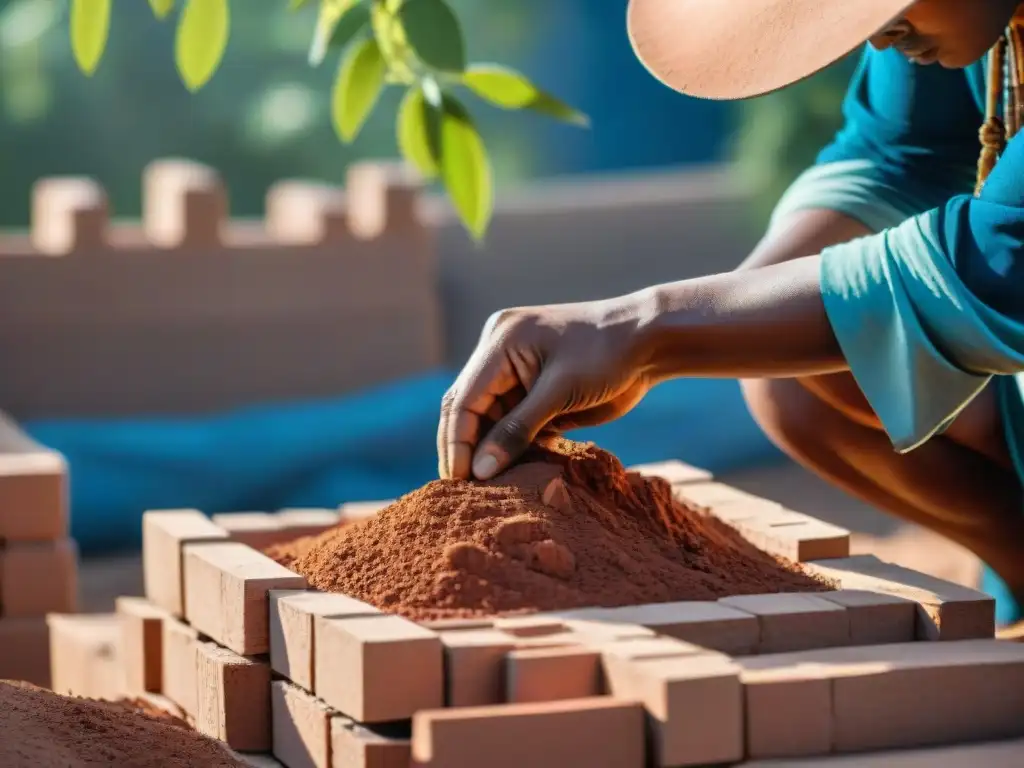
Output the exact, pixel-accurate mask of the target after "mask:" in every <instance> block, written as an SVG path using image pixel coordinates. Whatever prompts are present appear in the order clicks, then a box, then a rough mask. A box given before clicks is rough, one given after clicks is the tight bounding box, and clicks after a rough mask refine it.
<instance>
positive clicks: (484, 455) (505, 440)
mask: <svg viewBox="0 0 1024 768" xmlns="http://www.w3.org/2000/svg"><path fill="white" fill-rule="evenodd" d="M564 407H565V388H564V386H563V384H562V379H561V377H559V376H557V375H555V374H554V373H552V369H550V368H549V369H547V370H546V371H544V372H543V373H542V374H541V375H540V378H538V379H537V382H536V384H534V386H533V388H532V389H530V391H529V392H528V393H527V394H526V397H524V398H523V399H522V401H520V402H519V404H518V405H516V406H515V407H514V408H513V409H512V410H511V411H509V412H508V414H507V415H506V416H505V417H504V418H503V419H501V420H500V421H499V422H498V423H497V424H495V425H494V426H493V427H492V428H491V430H490V431H489V432H488V433H487V435H486V437H484V439H483V440H482V441H481V442H480V446H479V447H478V448H477V450H476V455H475V456H474V457H473V474H474V475H475V476H476V477H477V479H479V480H490V479H491V478H492V477H494V476H495V475H497V474H499V473H501V472H503V471H504V470H506V469H508V467H509V466H510V465H511V464H512V463H513V462H515V461H516V459H518V458H519V457H520V456H522V455H523V453H525V452H526V449H527V448H529V447H530V445H531V444H532V443H533V440H534V438H535V437H537V435H538V434H539V433H540V431H541V430H542V429H543V428H544V427H545V426H546V425H547V424H548V422H550V421H551V419H553V418H554V417H555V416H557V415H558V414H559V413H560V412H561V411H562V409H563V408H564Z"/></svg>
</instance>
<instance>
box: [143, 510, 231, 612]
mask: <svg viewBox="0 0 1024 768" xmlns="http://www.w3.org/2000/svg"><path fill="white" fill-rule="evenodd" d="M227 537H228V534H227V532H226V531H225V530H224V529H223V528H220V527H219V526H217V525H215V524H214V523H213V522H211V521H210V519H209V518H207V517H206V515H204V514H203V513H202V512H199V511H198V510H194V509H185V510H162V511H158V510H154V511H150V512H146V513H145V514H144V515H143V516H142V575H143V579H144V581H145V587H146V597H147V598H148V599H149V601H150V602H151V603H153V604H154V605H156V606H159V607H160V608H163V609H164V610H165V611H169V612H170V613H171V614H173V615H174V616H177V617H179V618H181V617H183V616H185V594H184V585H185V580H184V567H183V566H184V553H183V547H184V546H185V544H194V543H198V542H203V541H214V542H216V541H226V540H227Z"/></svg>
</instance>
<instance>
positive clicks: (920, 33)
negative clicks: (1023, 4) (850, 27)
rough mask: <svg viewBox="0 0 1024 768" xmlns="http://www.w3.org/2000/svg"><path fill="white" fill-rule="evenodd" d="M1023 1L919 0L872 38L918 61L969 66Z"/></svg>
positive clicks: (874, 42)
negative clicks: (901, 16)
mask: <svg viewBox="0 0 1024 768" xmlns="http://www.w3.org/2000/svg"><path fill="white" fill-rule="evenodd" d="M1019 5H1020V0H919V2H917V3H915V4H914V5H913V7H911V8H910V10H908V11H907V12H906V13H905V14H904V16H903V18H901V19H898V20H897V21H895V22H893V23H892V24H891V25H889V26H888V27H887V28H886V29H883V30H882V31H881V32H879V33H878V34H877V35H875V36H874V37H872V38H871V40H870V42H871V45H873V46H875V48H878V49H879V50H885V49H886V48H896V49H897V50H898V51H900V52H901V53H903V54H904V55H905V56H907V58H909V59H911V60H912V61H915V62H917V63H918V64H934V63H938V64H941V65H942V66H944V67H947V68H949V69H959V68H962V67H967V66H970V65H971V64H973V63H974V62H976V61H978V59H980V58H981V57H982V56H984V55H985V54H986V53H987V52H988V50H989V49H990V48H991V47H992V46H993V45H994V44H995V42H996V40H998V39H999V36H1000V35H1001V34H1002V33H1003V30H1004V29H1005V28H1006V25H1007V24H1008V23H1009V21H1010V19H1012V18H1013V16H1014V14H1015V13H1016V11H1017V8H1018V6H1019Z"/></svg>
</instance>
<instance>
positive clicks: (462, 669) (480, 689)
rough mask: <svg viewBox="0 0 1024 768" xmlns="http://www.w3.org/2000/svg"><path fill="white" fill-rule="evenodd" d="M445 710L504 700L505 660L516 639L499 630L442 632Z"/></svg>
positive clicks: (497, 702)
mask: <svg viewBox="0 0 1024 768" xmlns="http://www.w3.org/2000/svg"><path fill="white" fill-rule="evenodd" d="M440 637H441V644H442V646H443V647H444V677H445V697H444V698H445V706H448V707H475V706H483V705H485V704H500V703H501V702H502V701H504V699H505V687H504V671H505V656H506V654H507V653H508V652H509V651H511V650H513V649H514V648H515V646H516V638H515V637H514V636H511V635H507V634H505V633H504V632H499V631H498V630H496V629H480V630H467V631H464V632H442V633H441V635H440Z"/></svg>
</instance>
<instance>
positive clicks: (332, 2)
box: [309, 0, 370, 67]
mask: <svg viewBox="0 0 1024 768" xmlns="http://www.w3.org/2000/svg"><path fill="white" fill-rule="evenodd" d="M369 20H370V11H369V9H368V8H367V7H366V5H365V4H363V3H362V2H361V1H360V0H321V2H320V13H319V15H318V16H317V20H316V30H315V31H314V32H313V43H312V45H310V47H309V63H310V66H313V67H316V66H319V65H320V64H321V63H323V60H324V58H325V57H326V56H327V50H328V49H329V48H334V47H339V46H344V45H347V44H348V43H349V42H350V41H351V40H352V39H353V38H354V37H355V36H356V35H357V34H358V33H359V31H360V30H361V29H362V28H363V27H364V26H365V25H366V24H367V23H369Z"/></svg>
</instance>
